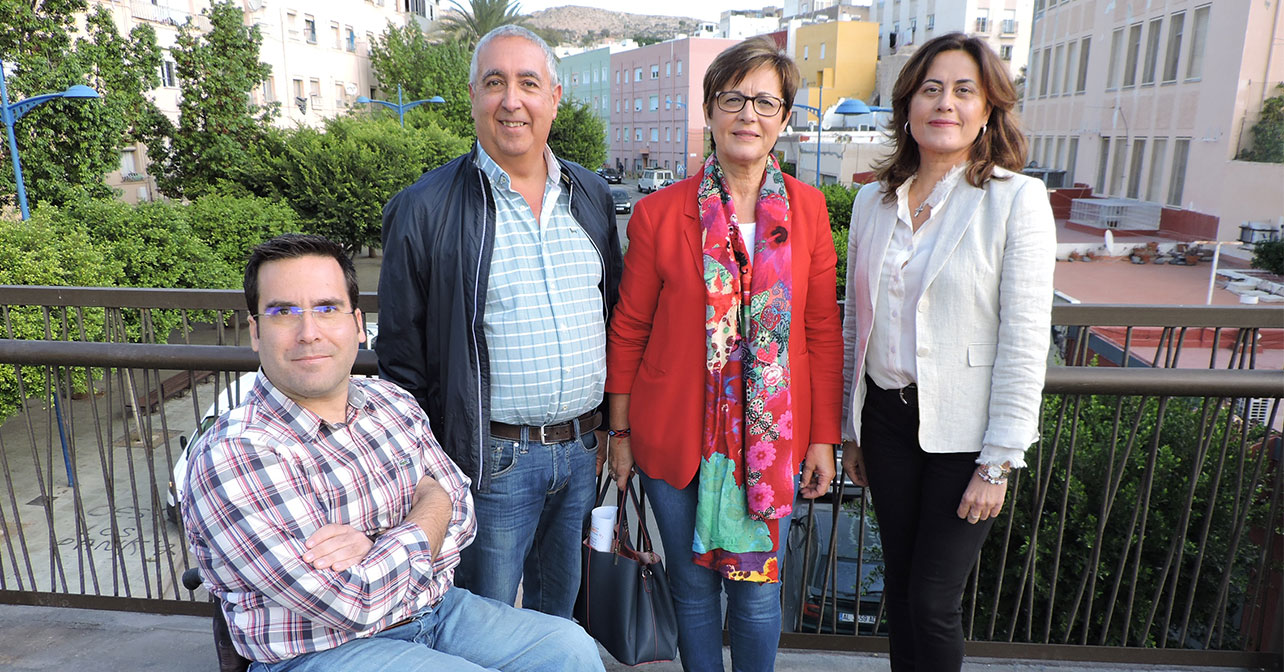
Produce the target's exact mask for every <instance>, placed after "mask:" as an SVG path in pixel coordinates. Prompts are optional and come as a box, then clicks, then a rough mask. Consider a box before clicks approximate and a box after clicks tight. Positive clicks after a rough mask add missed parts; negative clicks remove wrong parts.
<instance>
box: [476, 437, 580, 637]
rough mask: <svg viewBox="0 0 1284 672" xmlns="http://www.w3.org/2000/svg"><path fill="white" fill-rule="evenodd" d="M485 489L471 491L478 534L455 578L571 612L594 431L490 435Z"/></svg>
mask: <svg viewBox="0 0 1284 672" xmlns="http://www.w3.org/2000/svg"><path fill="white" fill-rule="evenodd" d="M490 450H491V451H492V452H493V457H494V459H493V466H492V471H491V481H490V492H487V493H480V494H479V493H474V494H473V506H474V509H475V511H476V514H477V537H476V538H475V539H474V540H473V543H472V544H471V545H469V546H468V547H467V548H465V549H464V550H463V553H462V555H461V557H460V563H459V569H458V570H456V572H455V583H456V585H458V586H460V587H461V588H467V589H468V590H469V591H471V592H473V593H476V594H477V595H481V596H483V597H489V598H491V599H493V600H499V601H500V602H503V603H504V604H513V602H514V601H515V600H516V599H517V586H518V584H519V583H520V584H521V586H522V606H523V607H525V608H527V609H534V610H536V611H542V612H544V613H546V614H553V615H554V616H561V617H563V618H570V617H571V611H572V610H573V608H574V607H575V595H576V593H578V592H579V589H580V560H581V559H580V544H581V543H582V542H583V540H584V529H585V521H587V520H588V517H589V512H590V511H591V510H592V509H593V503H594V495H595V494H596V493H595V492H594V489H595V487H596V485H597V473H596V469H597V438H596V437H595V436H594V434H593V432H588V433H587V434H584V435H583V436H581V437H580V438H578V439H572V440H570V441H564V442H562V443H555V444H550V445H543V444H541V443H540V442H539V439H538V438H535V439H534V440H530V439H527V440H523V441H513V440H511V439H499V438H495V437H491V438H490Z"/></svg>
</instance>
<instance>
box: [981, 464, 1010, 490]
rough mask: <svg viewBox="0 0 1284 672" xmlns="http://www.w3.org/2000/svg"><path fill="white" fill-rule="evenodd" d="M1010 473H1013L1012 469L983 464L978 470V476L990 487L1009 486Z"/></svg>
mask: <svg viewBox="0 0 1284 672" xmlns="http://www.w3.org/2000/svg"><path fill="white" fill-rule="evenodd" d="M1010 473H1012V468H1011V467H1005V466H1002V465H998V464H983V465H981V466H979V467H977V469H976V475H977V476H980V477H981V480H983V481H985V482H986V483H989V484H990V485H1007V483H1008V474H1010Z"/></svg>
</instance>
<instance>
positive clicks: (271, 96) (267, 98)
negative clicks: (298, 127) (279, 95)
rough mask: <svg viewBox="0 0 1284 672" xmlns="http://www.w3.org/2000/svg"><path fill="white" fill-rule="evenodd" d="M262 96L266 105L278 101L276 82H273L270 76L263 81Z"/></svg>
mask: <svg viewBox="0 0 1284 672" xmlns="http://www.w3.org/2000/svg"><path fill="white" fill-rule="evenodd" d="M261 95H262V97H263V103H264V104H267V103H270V102H272V101H274V100H276V82H275V81H273V78H272V75H268V78H267V79H265V80H263V84H262V93H261Z"/></svg>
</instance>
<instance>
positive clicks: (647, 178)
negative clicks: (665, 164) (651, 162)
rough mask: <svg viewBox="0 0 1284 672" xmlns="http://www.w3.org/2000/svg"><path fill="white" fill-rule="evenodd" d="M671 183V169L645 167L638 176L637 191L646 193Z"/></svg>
mask: <svg viewBox="0 0 1284 672" xmlns="http://www.w3.org/2000/svg"><path fill="white" fill-rule="evenodd" d="M670 184H673V171H671V170H665V169H663V168H647V169H646V170H644V171H642V177H640V178H638V191H640V192H642V193H644V194H646V193H650V192H652V191H655V190H656V189H662V188H664V187H665V186H667V185H670Z"/></svg>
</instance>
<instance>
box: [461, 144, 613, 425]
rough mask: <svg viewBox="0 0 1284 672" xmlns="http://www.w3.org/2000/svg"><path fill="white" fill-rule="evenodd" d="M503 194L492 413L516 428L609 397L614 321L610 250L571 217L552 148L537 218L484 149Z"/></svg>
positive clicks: (485, 167) (494, 184)
mask: <svg viewBox="0 0 1284 672" xmlns="http://www.w3.org/2000/svg"><path fill="white" fill-rule="evenodd" d="M477 150H478V151H477V166H478V168H480V169H481V170H482V171H483V172H485V173H486V176H487V177H489V178H490V192H491V196H493V197H494V199H495V251H494V254H493V255H492V256H491V261H490V280H489V285H488V286H487V290H486V318H485V322H484V324H483V327H484V329H485V333H486V347H487V349H488V350H489V351H490V417H491V419H492V420H495V421H498V422H504V423H508V424H511V425H545V424H549V423H554V422H562V421H565V420H570V419H571V418H574V417H576V416H578V415H581V414H583V413H586V412H588V411H589V410H592V409H593V408H596V407H597V406H598V405H599V404H601V403H602V389H603V386H604V385H605V383H606V323H605V319H604V315H603V305H602V293H601V291H600V290H599V289H598V285H599V284H600V283H601V282H602V257H601V255H600V254H599V253H598V251H597V248H596V247H594V246H593V241H592V240H590V239H589V237H588V233H586V232H585V231H584V229H583V227H581V226H580V225H579V224H578V223H577V222H576V221H575V218H574V217H573V216H572V215H571V194H570V193H569V189H564V188H563V185H562V182H561V168H560V166H559V165H558V163H557V160H556V159H554V158H553V152H552V150H550V149H548V148H547V147H545V148H544V160H545V163H546V164H547V165H548V179H547V181H546V182H545V183H544V204H543V207H542V209H541V210H542V212H540V216H539V220H538V221H537V220H536V219H535V217H534V216H533V214H532V213H531V208H530V206H529V205H527V203H526V200H525V199H524V198H522V195H521V194H520V193H518V192H517V191H516V190H514V189H513V188H512V185H511V182H510V179H509V177H508V173H506V172H505V171H504V169H503V168H500V167H499V165H498V164H496V163H495V161H494V159H492V158H491V157H490V156H488V155H487V154H486V152H485V150H483V149H482V148H481V145H478V146H477Z"/></svg>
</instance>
